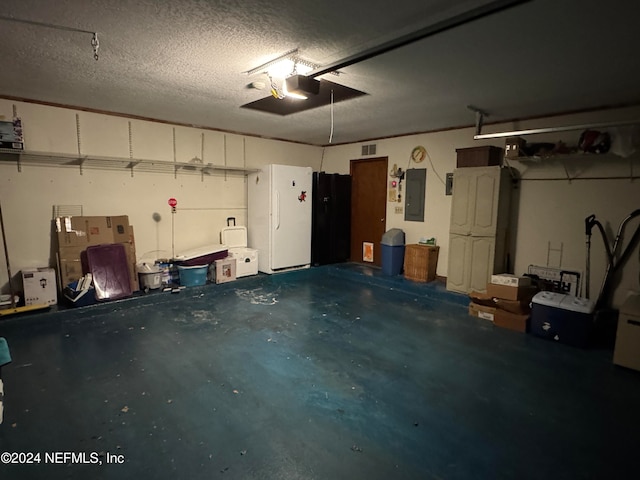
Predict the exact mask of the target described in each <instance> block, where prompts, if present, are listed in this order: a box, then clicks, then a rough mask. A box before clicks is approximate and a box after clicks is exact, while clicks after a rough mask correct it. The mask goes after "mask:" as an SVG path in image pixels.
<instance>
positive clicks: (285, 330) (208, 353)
mask: <svg viewBox="0 0 640 480" xmlns="http://www.w3.org/2000/svg"><path fill="white" fill-rule="evenodd" d="M466 304H467V301H466V298H465V297H464V296H461V295H456V294H452V293H449V292H446V291H445V290H444V288H443V287H442V286H441V285H437V284H435V283H432V284H429V285H421V284H413V283H411V282H408V281H405V280H404V279H402V278H393V279H391V278H387V277H383V276H382V275H381V274H380V271H378V270H371V269H368V268H366V267H361V266H356V265H349V264H346V265H339V266H326V267H319V268H312V269H309V270H304V271H298V272H290V273H285V274H280V275H274V276H266V275H259V276H257V277H250V278H243V279H239V280H238V281H236V282H234V283H229V284H225V285H207V286H204V287H192V288H188V289H186V290H184V291H183V292H182V293H180V294H177V295H175V294H174V295H172V294H169V293H156V294H151V295H147V296H145V297H141V298H134V299H130V300H126V301H121V302H112V303H108V304H104V305H99V306H95V307H89V308H85V309H77V310H73V311H60V312H53V313H42V314H38V315H30V316H22V317H13V318H11V319H7V320H3V321H2V322H0V336H4V337H6V338H7V340H8V342H9V346H10V348H11V353H12V357H13V362H12V363H11V364H10V365H8V366H6V367H4V368H3V369H2V377H3V380H4V383H5V421H4V423H3V424H2V425H0V452H1V451H8V452H24V453H26V452H32V453H34V454H36V453H39V454H40V462H41V463H39V464H30V465H0V478H7V479H9V478H15V479H18V478H20V479H23V478H48V479H58V478H77V479H87V478H91V479H111V478H113V479H116V478H117V479H128V478H131V479H134V478H135V479H138V478H153V479H165V478H166V479H176V478H178V479H180V478H184V479H200V478H202V479H204V478H207V479H209V478H223V479H391V478H393V479H401V478H404V479H500V478H517V479H528V478H531V479H540V478H549V479H578V478H592V479H604V478H606V479H614V478H621V479H627V478H636V477H637V476H638V465H639V464H638V462H637V460H636V459H637V455H638V451H640V449H639V447H640V408H638V407H639V406H640V373H637V372H634V371H630V370H625V369H622V368H619V367H614V366H613V365H612V364H611V352H610V351H605V350H580V349H576V348H572V347H568V346H565V345H561V344H557V343H553V342H549V341H545V340H541V339H537V338H534V337H532V336H530V335H524V334H520V333H516V332H511V331H508V330H502V329H499V328H496V327H494V326H493V325H492V324H491V323H490V322H487V321H486V320H481V319H477V318H473V317H469V316H468V315H467V312H466ZM52 452H73V453H76V454H84V455H86V461H87V462H90V461H92V460H95V461H99V462H102V465H100V464H95V465H94V464H77V463H73V462H71V461H69V460H68V459H67V461H66V463H65V459H64V457H58V460H59V461H61V462H62V463H58V464H52V463H47V462H50V461H51V458H48V459H47V458H46V457H45V454H47V453H48V454H51V453H52ZM114 455H115V457H114ZM107 458H109V459H111V460H112V461H116V460H123V461H124V463H123V464H117V463H110V464H107Z"/></svg>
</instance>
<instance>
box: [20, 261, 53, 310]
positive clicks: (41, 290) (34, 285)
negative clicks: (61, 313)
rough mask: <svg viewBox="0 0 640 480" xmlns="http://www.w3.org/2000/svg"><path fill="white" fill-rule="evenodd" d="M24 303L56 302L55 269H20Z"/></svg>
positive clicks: (42, 303)
mask: <svg viewBox="0 0 640 480" xmlns="http://www.w3.org/2000/svg"><path fill="white" fill-rule="evenodd" d="M22 288H23V290H24V303H25V305H27V306H28V305H55V304H56V303H58V287H57V285H56V271H55V270H54V269H53V268H48V267H46V268H30V269H25V270H22Z"/></svg>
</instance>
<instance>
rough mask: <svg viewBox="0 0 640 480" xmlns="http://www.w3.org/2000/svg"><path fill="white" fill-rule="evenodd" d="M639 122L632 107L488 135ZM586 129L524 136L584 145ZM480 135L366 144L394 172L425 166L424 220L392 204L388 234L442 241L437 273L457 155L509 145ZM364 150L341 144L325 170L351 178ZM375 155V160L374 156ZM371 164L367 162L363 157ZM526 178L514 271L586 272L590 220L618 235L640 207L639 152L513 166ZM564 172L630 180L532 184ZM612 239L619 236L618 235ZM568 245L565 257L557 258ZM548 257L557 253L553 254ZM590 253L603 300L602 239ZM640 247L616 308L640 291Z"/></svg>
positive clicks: (327, 156) (496, 128)
mask: <svg viewBox="0 0 640 480" xmlns="http://www.w3.org/2000/svg"><path fill="white" fill-rule="evenodd" d="M632 119H640V110H639V109H637V108H626V109H618V110H607V111H601V112H591V113H584V114H577V115H566V116H558V117H552V118H543V119H537V120H530V121H526V122H520V123H518V124H501V125H489V126H485V127H484V128H483V132H482V133H490V132H502V131H511V130H520V129H531V128H545V127H553V126H568V125H583V124H587V123H594V122H613V121H620V120H632ZM580 133H581V131H580V130H578V131H570V132H557V133H553V134H546V135H532V136H527V137H525V138H526V140H527V142H530V143H531V142H552V143H556V142H558V141H564V142H565V143H567V144H571V143H573V144H577V141H578V138H579V136H580ZM474 134H475V129H472V128H469V129H457V130H449V131H443V132H437V133H429V134H421V135H412V136H407V137H399V138H390V139H381V140H377V141H375V140H373V141H367V142H364V143H363V144H371V143H375V144H376V145H377V153H376V155H375V157H385V156H386V157H388V158H389V166H390V168H391V167H392V166H393V164H397V166H399V167H401V168H402V169H406V168H411V167H414V168H426V169H427V188H426V199H425V221H424V222H405V221H404V214H396V213H395V207H396V206H399V205H402V206H403V204H402V203H388V204H387V229H388V228H394V227H397V228H402V229H403V230H404V231H405V233H406V241H407V243H416V242H417V241H418V240H419V239H420V238H421V237H427V238H430V237H435V238H436V240H437V243H438V245H440V256H439V261H438V269H437V273H438V275H442V276H446V275H447V260H448V254H449V251H448V244H447V243H448V236H449V217H450V214H451V197H450V196H445V187H444V185H443V181H444V179H445V174H446V173H447V172H452V171H453V170H454V168H455V166H456V152H455V151H456V149H457V148H466V147H474V146H479V145H495V146H499V147H504V140H503V139H492V140H482V141H476V140H473V135H474ZM363 144H353V145H337V146H332V147H328V148H326V149H325V151H324V158H323V169H324V170H325V171H327V172H336V173H348V172H349V161H350V160H352V159H357V158H363V157H362V156H361V155H360V153H361V146H362V145H363ZM417 145H423V146H424V147H426V149H427V151H428V152H429V158H427V159H426V160H425V161H423V162H422V163H420V164H414V163H413V162H409V156H410V153H411V151H412V149H413V148H414V147H415V146H417ZM373 157H374V156H371V158H373ZM364 158H367V157H364ZM511 166H512V167H514V168H515V169H517V170H518V175H519V176H521V177H522V178H523V180H522V182H521V183H520V186H519V189H518V192H517V194H518V195H519V208H518V209H517V211H516V212H515V215H514V224H515V225H514V228H517V236H516V243H515V248H516V250H515V258H514V259H513V266H514V271H515V273H518V274H522V273H526V272H527V269H528V266H529V265H543V266H544V265H547V260H548V257H549V266H554V267H556V266H558V267H561V268H564V269H568V270H578V271H583V272H584V269H585V252H586V248H585V234H584V219H585V217H587V216H588V215H590V214H595V215H596V216H597V218H598V219H599V220H600V221H601V222H602V223H603V224H604V223H609V224H610V225H611V229H613V230H614V232H615V230H617V228H618V225H619V223H620V221H621V220H622V219H623V218H624V217H625V216H626V215H628V214H629V213H631V212H632V211H633V210H635V209H638V208H640V187H639V186H638V185H639V184H640V180H635V181H632V180H630V179H629V178H628V177H629V175H630V173H631V172H634V174H635V175H640V155H638V154H635V155H633V156H632V157H630V158H627V159H623V158H620V157H615V156H613V155H607V156H603V157H595V158H594V157H587V158H585V157H578V158H575V157H574V158H570V159H567V160H566V161H564V162H562V161H559V160H544V161H542V162H541V163H539V164H535V163H533V164H532V163H527V162H512V163H511ZM565 167H566V169H567V171H569V173H570V174H571V175H572V176H574V175H577V174H579V175H581V176H595V177H612V176H620V177H626V178H621V179H617V180H573V181H571V182H569V181H568V180H566V179H565V180H560V181H558V180H544V181H540V180H532V179H534V178H536V179H537V178H553V179H558V178H560V179H562V178H566V173H565ZM639 223H640V217H638V218H637V219H636V220H634V221H632V222H630V223H629V224H628V228H627V232H628V236H627V239H628V238H630V236H631V235H632V234H633V232H634V230H635V228H636V226H637V225H638V224H639ZM611 240H613V234H612V236H611ZM549 247H550V248H551V249H553V250H557V249H560V248H561V247H562V259H561V262H560V261H559V260H560V258H559V257H560V255H559V254H558V253H555V252H553V251H552V252H549ZM548 253H550V255H549V256H548ZM591 253H592V255H591V270H592V272H591V288H590V291H591V296H592V297H594V296H597V293H598V290H599V288H600V283H601V281H602V278H603V275H604V269H605V267H606V258H605V253H604V247H603V245H602V240H601V239H600V238H599V236H598V234H597V233H596V231H595V230H594V232H593V237H592V252H591ZM638 264H639V260H638V249H637V247H636V249H635V251H634V253H633V255H632V256H631V258H630V261H629V262H628V263H627V264H626V265H625V268H624V270H623V275H622V281H621V283H620V286H619V288H618V289H617V294H616V296H615V299H614V300H615V301H614V303H615V304H616V305H619V304H620V303H621V302H622V301H623V300H624V298H626V295H627V294H628V293H629V292H630V291H636V292H637V291H640V279H639V276H640V272H639V267H638Z"/></svg>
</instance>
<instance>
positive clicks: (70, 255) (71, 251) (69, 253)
mask: <svg viewBox="0 0 640 480" xmlns="http://www.w3.org/2000/svg"><path fill="white" fill-rule="evenodd" d="M85 249H86V247H60V249H58V272H59V274H60V285H61V287H62V288H64V287H66V286H67V285H69V284H70V283H72V282H75V281H77V280H78V279H79V278H80V277H82V275H83V273H82V262H81V261H80V255H81V254H82V252H83V251H84V250H85Z"/></svg>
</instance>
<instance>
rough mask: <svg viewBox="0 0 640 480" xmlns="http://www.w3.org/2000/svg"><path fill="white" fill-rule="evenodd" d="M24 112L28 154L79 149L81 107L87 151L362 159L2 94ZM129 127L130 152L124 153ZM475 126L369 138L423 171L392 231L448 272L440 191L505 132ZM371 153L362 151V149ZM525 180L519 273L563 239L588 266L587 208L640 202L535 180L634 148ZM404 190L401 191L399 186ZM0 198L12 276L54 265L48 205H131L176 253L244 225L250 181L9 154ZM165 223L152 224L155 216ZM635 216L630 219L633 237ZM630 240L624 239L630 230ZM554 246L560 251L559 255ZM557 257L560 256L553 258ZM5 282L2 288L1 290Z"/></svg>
mask: <svg viewBox="0 0 640 480" xmlns="http://www.w3.org/2000/svg"><path fill="white" fill-rule="evenodd" d="M14 105H15V106H16V108H17V111H18V114H19V116H20V117H21V118H22V119H23V124H24V133H25V146H26V148H27V149H28V150H33V151H51V152H60V153H67V154H76V153H77V151H78V141H77V129H76V115H78V116H79V119H80V140H81V141H80V151H81V152H82V153H83V154H92V155H99V156H115V157H122V158H129V155H130V154H131V155H132V156H133V157H134V158H143V159H156V160H165V161H172V160H173V158H174V151H173V146H174V141H173V136H174V131H175V138H176V142H175V146H176V148H175V156H176V159H177V160H178V161H182V162H188V161H190V160H191V159H192V158H194V157H198V158H203V159H204V162H205V163H213V164H214V165H227V166H236V167H245V168H259V167H261V166H262V165H266V164H269V163H284V164H290V165H305V166H310V167H312V168H313V169H314V170H323V171H326V172H329V173H334V172H335V173H348V172H349V161H350V160H352V159H358V158H363V157H362V156H361V155H360V153H361V146H362V144H361V143H358V144H351V145H336V146H330V147H326V148H321V147H314V146H308V145H299V144H294V143H289V142H281V141H275V140H268V139H261V138H256V137H248V136H242V135H234V134H225V133H222V132H216V131H210V130H201V129H196V128H189V127H183V126H173V125H168V124H164V123H156V122H147V121H141V120H129V119H127V118H123V117H115V116H108V115H100V114H95V113H89V112H83V111H75V110H70V109H63V108H55V107H50V106H43V105H37V104H31V103H23V102H10V101H7V100H1V99H0V116H4V117H5V118H6V119H10V118H11V116H12V109H13V106H14ZM638 118H640V109H637V108H635V109H634V108H628V109H618V110H607V111H601V112H592V113H584V114H579V115H567V116H560V117H552V118H544V119H538V120H530V121H526V122H520V123H518V124H502V125H488V126H485V127H484V129H483V133H488V132H492V131H505V130H515V129H525V128H540V127H550V126H565V125H578V124H585V123H593V122H606V121H618V120H625V119H638ZM129 125H131V152H130V151H129ZM473 134H474V130H473V129H458V130H449V131H444V132H436V133H428V134H420V135H412V136H406V137H398V138H389V139H381V140H377V141H375V140H373V141H367V142H365V144H371V143H375V144H376V145H377V154H376V156H386V157H388V158H389V165H390V167H391V166H393V164H397V166H398V167H401V168H402V169H407V168H411V167H417V168H426V169H427V188H426V199H425V200H426V202H425V205H426V211H425V221H424V222H405V221H404V215H403V214H396V213H394V209H395V207H396V206H399V205H402V204H398V203H388V205H387V212H388V213H387V228H393V227H398V228H402V229H403V230H404V231H405V232H406V235H407V242H408V243H415V242H417V241H418V240H419V239H420V237H435V238H436V239H437V242H438V244H439V245H440V247H441V250H440V258H439V262H438V275H441V276H446V275H447V258H448V245H447V242H448V235H449V216H450V208H451V197H450V196H445V187H444V185H443V181H444V179H445V174H446V173H447V172H452V171H453V169H454V168H455V163H456V153H455V150H456V148H464V147H472V146H478V145H490V144H491V145H496V146H500V147H502V146H503V145H504V141H503V140H501V139H494V140H484V141H474V140H473ZM579 134H580V131H572V132H561V133H555V134H548V135H536V136H529V137H526V139H527V141H528V142H540V141H550V142H556V141H558V140H563V141H565V142H567V143H572V142H573V143H575V142H576V141H577V137H578V136H579ZM417 145H423V146H425V147H426V149H427V151H428V152H429V157H428V158H427V159H426V160H425V161H424V162H422V163H420V164H417V165H416V164H413V163H412V162H410V161H409V155H410V153H411V150H412V149H413V148H414V147H415V146H417ZM364 158H367V157H364ZM512 166H513V167H514V168H516V169H517V170H518V171H519V173H520V175H521V176H522V177H523V179H524V180H523V181H522V182H521V184H520V187H519V191H518V193H519V196H520V200H519V209H518V211H517V212H516V215H515V217H514V222H515V223H517V237H516V241H515V243H516V245H515V246H516V255H515V258H514V259H513V264H514V270H515V272H516V273H524V272H526V269H527V267H528V266H529V265H530V264H536V265H546V264H547V257H548V253H549V246H551V247H552V248H554V249H557V248H559V247H560V244H562V250H563V253H562V261H561V263H560V265H559V266H561V267H562V268H566V269H575V270H584V264H585V236H584V218H585V217H586V216H587V215H589V214H591V213H593V214H595V215H596V216H597V218H598V219H599V220H600V221H601V222H602V223H608V224H609V225H610V227H609V228H610V229H612V230H614V231H615V230H616V229H617V228H618V225H619V223H620V221H621V220H622V219H623V218H624V217H625V216H626V215H627V214H628V213H630V212H631V211H633V210H635V209H637V208H640V188H638V186H637V185H638V180H636V181H631V180H629V178H621V179H617V180H590V181H581V180H573V181H571V182H569V181H567V180H561V181H558V180H544V181H540V180H532V179H534V178H535V179H538V178H554V179H557V178H563V177H564V176H565V175H566V173H565V168H566V169H567V171H569V173H570V174H571V175H575V174H580V175H583V176H584V175H589V176H597V177H611V176H620V177H628V176H629V174H630V172H634V173H635V175H638V174H639V173H640V163H639V155H634V156H633V157H631V158H630V159H621V158H616V157H613V156H610V155H609V156H607V157H606V158H605V157H597V158H595V159H585V158H578V159H571V160H567V161H566V162H560V161H558V160H545V161H543V162H541V163H540V164H532V163H525V162H513V163H512ZM403 193H404V192H403ZM170 197H175V198H177V199H178V202H179V205H178V213H176V214H175V215H174V216H173V223H174V235H173V236H172V233H171V232H172V225H171V223H172V218H171V217H172V215H171V213H170V208H169V206H168V205H167V199H168V198H170ZM0 201H1V202H2V207H3V214H4V217H5V226H6V228H7V240H8V246H9V250H10V254H11V263H12V268H13V271H14V274H15V273H17V272H18V271H19V270H20V269H22V268H25V267H32V266H44V265H53V264H54V260H53V253H52V251H51V237H50V222H51V218H52V206H53V205H76V204H81V205H83V207H84V213H85V215H119V214H127V215H129V219H130V222H131V224H132V225H133V226H134V228H135V234H136V244H137V254H138V258H140V257H141V256H143V255H144V254H145V253H147V252H151V251H155V250H163V251H166V252H170V251H171V249H172V238H173V240H174V242H175V248H176V249H177V250H180V249H186V248H190V247H192V246H197V245H201V244H203V243H208V242H214V241H218V239H219V237H218V235H219V231H220V229H221V228H222V227H224V226H225V224H226V218H227V217H230V216H234V217H236V218H237V220H238V224H240V225H242V224H245V223H246V180H245V178H244V177H243V176H238V175H232V174H226V175H225V174H224V173H216V174H215V175H212V176H205V178H204V179H201V177H200V176H198V175H178V177H177V178H174V176H173V175H172V174H159V173H145V172H135V173H134V176H133V177H131V175H130V173H129V171H127V170H124V171H102V170H90V169H84V171H83V174H82V175H81V174H80V172H79V168H78V167H72V168H54V167H51V168H48V167H36V166H30V165H24V166H23V169H22V172H18V171H17V168H16V165H15V163H12V162H0ZM154 213H158V214H160V217H161V220H160V221H159V222H156V221H154V219H153V214H154ZM637 223H638V220H636V221H634V222H630V223H629V228H628V229H627V232H628V237H630V235H631V234H632V233H633V231H634V230H635V228H636V225H637ZM628 237H627V238H628ZM554 255H555V257H554ZM551 257H552V258H551V261H552V262H551V263H553V264H554V266H556V265H555V263H557V260H558V255H557V254H552V255H551ZM638 263H639V262H638V251H637V250H636V251H635V252H634V253H633V255H632V257H631V259H630V262H629V263H628V264H627V265H626V266H625V269H624V272H623V275H622V277H623V278H622V282H621V285H620V287H619V288H618V290H617V295H616V298H615V303H616V304H619V303H620V302H621V301H622V300H623V299H624V298H625V297H626V295H627V293H628V292H629V291H638V290H640V285H639V279H638V277H639V276H640V272H639V267H638ZM605 265H606V260H605V256H604V248H603V246H602V242H601V239H600V238H599V236H597V234H596V232H595V231H594V237H593V246H592V282H591V293H592V296H593V295H594V294H597V291H598V289H599V286H600V282H601V280H602V276H603V274H604V268H605ZM0 285H3V286H5V287H6V269H5V268H4V258H2V259H0ZM5 289H6V288H5Z"/></svg>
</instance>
